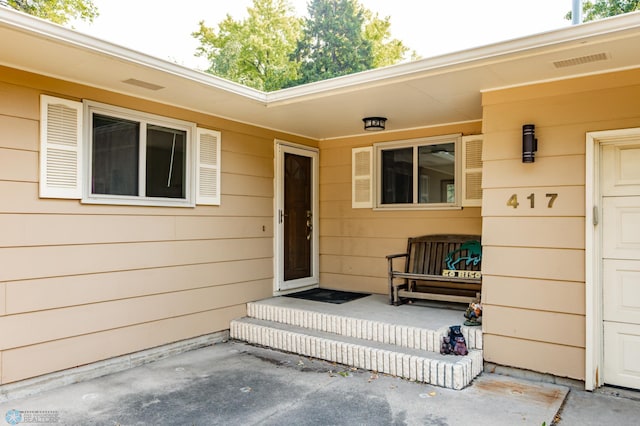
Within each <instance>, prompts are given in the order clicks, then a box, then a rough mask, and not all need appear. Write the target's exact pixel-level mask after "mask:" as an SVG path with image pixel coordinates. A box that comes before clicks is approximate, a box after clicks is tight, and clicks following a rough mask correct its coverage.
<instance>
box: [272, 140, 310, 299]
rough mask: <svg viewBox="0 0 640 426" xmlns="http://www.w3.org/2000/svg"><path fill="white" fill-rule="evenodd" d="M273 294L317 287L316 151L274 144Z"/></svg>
mask: <svg viewBox="0 0 640 426" xmlns="http://www.w3.org/2000/svg"><path fill="white" fill-rule="evenodd" d="M277 151H278V161H277V162H278V165H277V169H278V176H277V187H278V190H277V191H278V194H277V199H278V206H277V211H276V229H277V240H278V244H277V247H278V248H277V251H278V253H277V263H278V265H277V267H278V274H277V275H278V277H277V285H276V291H287V290H293V289H298V288H302V287H309V286H313V285H317V284H318V278H317V276H318V261H317V246H318V245H317V240H318V239H317V214H316V213H317V212H316V210H317V208H316V206H317V190H316V189H315V188H316V182H317V179H316V176H317V151H315V150H312V149H310V148H305V147H299V146H292V145H288V144H284V143H278V150H277Z"/></svg>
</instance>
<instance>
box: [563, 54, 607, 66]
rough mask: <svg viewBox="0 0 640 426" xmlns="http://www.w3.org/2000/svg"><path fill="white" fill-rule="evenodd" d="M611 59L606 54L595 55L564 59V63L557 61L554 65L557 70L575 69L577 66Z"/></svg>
mask: <svg viewBox="0 0 640 426" xmlns="http://www.w3.org/2000/svg"><path fill="white" fill-rule="evenodd" d="M607 59H609V56H607V54H606V53H595V54H593V55H586V56H579V57H577V58H571V59H564V60H562V61H555V62H554V63H553V65H554V66H555V67H556V68H566V67H573V66H575V65H584V64H588V63H590V62H598V61H606V60H607Z"/></svg>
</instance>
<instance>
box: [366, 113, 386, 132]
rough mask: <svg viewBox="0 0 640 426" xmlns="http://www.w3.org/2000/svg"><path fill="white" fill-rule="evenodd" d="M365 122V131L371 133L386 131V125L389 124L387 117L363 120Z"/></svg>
mask: <svg viewBox="0 0 640 426" xmlns="http://www.w3.org/2000/svg"><path fill="white" fill-rule="evenodd" d="M362 121H364V129H365V130H367V131H370V132H376V131H379V130H384V125H385V123H386V122H387V118H386V117H365V118H363V119H362Z"/></svg>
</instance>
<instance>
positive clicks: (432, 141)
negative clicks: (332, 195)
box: [373, 133, 462, 210]
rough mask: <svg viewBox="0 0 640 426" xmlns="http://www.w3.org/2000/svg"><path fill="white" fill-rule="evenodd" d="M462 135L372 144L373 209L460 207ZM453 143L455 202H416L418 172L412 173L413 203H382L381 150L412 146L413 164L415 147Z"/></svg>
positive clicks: (457, 208) (445, 208)
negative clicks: (373, 167) (373, 165)
mask: <svg viewBox="0 0 640 426" xmlns="http://www.w3.org/2000/svg"><path fill="white" fill-rule="evenodd" d="M461 139H462V135H461V134H459V133H456V134H449V135H441V136H433V137H427V138H417V139H407V140H400V141H393V142H379V143H375V144H374V145H373V152H374V157H375V159H374V164H375V169H374V171H373V174H374V178H375V179H374V181H375V187H374V197H375V199H374V203H373V205H374V210H459V209H461V208H462V143H461ZM445 143H453V144H454V147H455V160H454V167H455V172H454V184H455V192H456V197H455V202H453V203H418V174H417V173H414V176H413V179H414V182H413V203H411V204H409V203H407V204H382V202H381V200H382V151H384V150H389V149H400V148H414V153H413V155H414V158H413V164H414V167H416V164H417V160H418V159H417V155H418V154H417V152H418V149H417V147H420V146H428V145H438V144H445Z"/></svg>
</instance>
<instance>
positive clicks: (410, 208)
mask: <svg viewBox="0 0 640 426" xmlns="http://www.w3.org/2000/svg"><path fill="white" fill-rule="evenodd" d="M462 209H463V207H462V206H451V205H438V206H414V205H410V206H389V207H381V206H377V207H374V208H373V210H374V211H378V212H385V211H416V210H419V211H429V210H438V211H441V210H462Z"/></svg>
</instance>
